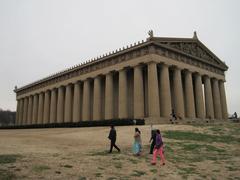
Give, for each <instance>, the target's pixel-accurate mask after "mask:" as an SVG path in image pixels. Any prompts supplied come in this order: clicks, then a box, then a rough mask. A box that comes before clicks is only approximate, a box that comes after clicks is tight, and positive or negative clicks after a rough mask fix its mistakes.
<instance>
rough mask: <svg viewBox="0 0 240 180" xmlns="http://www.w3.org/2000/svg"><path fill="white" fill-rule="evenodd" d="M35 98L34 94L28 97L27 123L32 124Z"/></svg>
mask: <svg viewBox="0 0 240 180" xmlns="http://www.w3.org/2000/svg"><path fill="white" fill-rule="evenodd" d="M32 106H33V98H32V96H29V97H28V115H27V124H32V111H33V107H32Z"/></svg>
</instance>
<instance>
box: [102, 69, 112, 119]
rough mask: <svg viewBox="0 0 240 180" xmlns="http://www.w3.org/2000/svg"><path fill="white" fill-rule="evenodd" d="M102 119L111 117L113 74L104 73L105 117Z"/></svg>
mask: <svg viewBox="0 0 240 180" xmlns="http://www.w3.org/2000/svg"><path fill="white" fill-rule="evenodd" d="M104 119H113V75H112V73H108V74H107V75H106V83H105V117H104Z"/></svg>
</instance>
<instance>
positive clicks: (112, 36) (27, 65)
mask: <svg viewBox="0 0 240 180" xmlns="http://www.w3.org/2000/svg"><path fill="white" fill-rule="evenodd" d="M239 7H240V1H238V0H211V1H209V0H198V1H197V0H182V1H180V0H168V1H164V0H147V1H146V0H145V1H143V0H121V1H115V0H102V1H97V0H95V1H93V0H88V1H81V0H75V1H74V0H34V1H33V0H21V1H20V0H0V84H1V86H0V87H1V89H0V108H3V109H10V110H15V109H16V100H15V94H14V92H13V89H14V86H15V85H17V86H18V87H20V86H23V85H26V84H29V83H31V82H33V81H36V80H39V79H42V78H44V77H46V76H48V75H50V74H52V73H54V72H58V71H61V70H63V69H65V68H68V67H70V66H73V65H75V64H78V63H80V62H82V61H85V60H88V59H90V58H93V57H96V56H98V55H101V54H103V53H106V52H109V51H112V50H115V49H117V48H120V47H122V46H125V45H128V44H131V43H134V42H136V41H139V40H142V39H146V37H147V32H148V30H150V29H153V31H154V35H155V36H161V37H164V36H169V37H192V36H193V31H194V30H196V31H197V33H198V38H199V39H200V40H201V41H202V42H203V43H204V44H205V45H206V46H207V47H208V48H209V49H210V50H211V51H212V52H214V53H215V54H216V55H217V56H218V57H219V58H220V59H221V60H223V61H225V62H226V64H227V65H228V66H229V70H228V72H227V73H226V80H227V83H226V85H225V87H226V94H227V101H228V109H229V113H233V112H234V111H237V112H239V113H240V85H239V84H240V81H239V78H240V76H239V75H240V73H239V72H238V71H240V52H239V47H240V35H239V33H240V23H239V22H240V11H239Z"/></svg>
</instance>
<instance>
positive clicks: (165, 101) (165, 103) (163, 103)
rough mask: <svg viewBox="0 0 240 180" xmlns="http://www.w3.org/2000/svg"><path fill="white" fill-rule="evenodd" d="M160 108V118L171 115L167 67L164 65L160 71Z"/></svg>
mask: <svg viewBox="0 0 240 180" xmlns="http://www.w3.org/2000/svg"><path fill="white" fill-rule="evenodd" d="M160 107H161V113H160V114H161V116H162V117H169V116H170V114H171V91H170V80H169V67H168V65H166V64H162V65H161V69H160Z"/></svg>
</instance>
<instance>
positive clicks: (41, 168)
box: [32, 165, 50, 173]
mask: <svg viewBox="0 0 240 180" xmlns="http://www.w3.org/2000/svg"><path fill="white" fill-rule="evenodd" d="M49 169H50V167H49V166H46V165H34V166H33V167H32V170H33V171H34V172H37V173H41V172H43V171H45V170H49Z"/></svg>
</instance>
